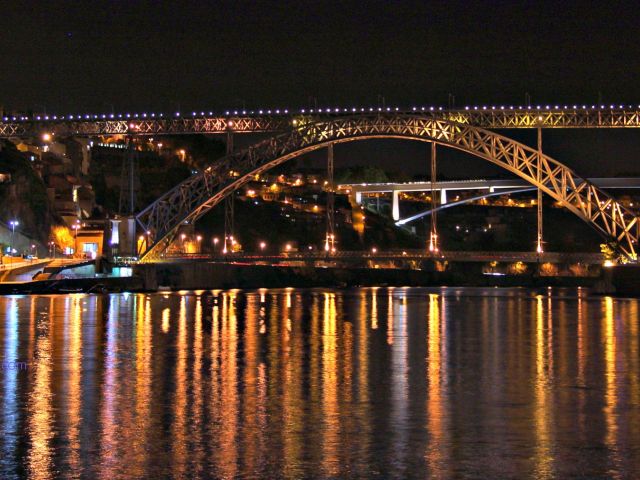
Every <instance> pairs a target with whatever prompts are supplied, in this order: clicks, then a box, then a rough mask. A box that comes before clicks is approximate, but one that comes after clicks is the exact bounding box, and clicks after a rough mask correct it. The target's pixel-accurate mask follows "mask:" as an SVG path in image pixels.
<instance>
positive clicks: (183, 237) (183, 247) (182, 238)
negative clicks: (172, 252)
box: [180, 233, 187, 254]
mask: <svg viewBox="0 0 640 480" xmlns="http://www.w3.org/2000/svg"><path fill="white" fill-rule="evenodd" d="M185 238H187V236H186V235H185V234H184V233H183V234H182V235H180V239H181V240H182V253H183V254H184V253H187V251H186V250H185V246H184V239H185Z"/></svg>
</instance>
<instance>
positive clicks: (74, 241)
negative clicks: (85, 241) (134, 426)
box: [71, 221, 80, 257]
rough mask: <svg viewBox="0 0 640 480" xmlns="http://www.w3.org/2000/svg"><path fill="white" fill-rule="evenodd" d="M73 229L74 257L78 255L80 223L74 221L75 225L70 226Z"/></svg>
mask: <svg viewBox="0 0 640 480" xmlns="http://www.w3.org/2000/svg"><path fill="white" fill-rule="evenodd" d="M71 228H73V256H74V257H75V256H76V255H77V254H78V229H79V228H80V221H76V223H75V224H73V225H71Z"/></svg>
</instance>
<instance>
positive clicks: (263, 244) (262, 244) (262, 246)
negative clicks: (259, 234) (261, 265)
mask: <svg viewBox="0 0 640 480" xmlns="http://www.w3.org/2000/svg"><path fill="white" fill-rule="evenodd" d="M266 246H267V244H266V243H264V242H260V250H264V249H265V247H266Z"/></svg>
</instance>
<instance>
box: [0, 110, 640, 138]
mask: <svg viewBox="0 0 640 480" xmlns="http://www.w3.org/2000/svg"><path fill="white" fill-rule="evenodd" d="M404 113H405V114H419V115H421V116H422V117H424V118H431V119H434V120H449V121H453V122H456V123H462V124H466V125H474V126H476V127H481V128H492V129H501V128H536V127H538V126H540V127H542V128H640V110H639V109H633V108H618V109H616V108H611V109H603V108H592V109H589V108H575V109H543V110H532V109H516V110H514V109H506V108H501V109H497V108H494V109H477V110H476V109H469V110H434V111H425V112H419V113H418V112H404ZM394 114H398V112H395V113H391V114H390V115H394ZM401 114H402V113H401ZM354 115H359V116H362V117H363V118H364V117H368V116H370V115H371V113H364V112H363V113H346V112H342V113H331V114H326V113H324V114H322V113H321V114H317V113H316V114H309V113H304V114H296V113H290V114H283V115H240V116H237V115H236V116H214V115H211V116H206V115H205V116H195V117H188V118H187V117H171V118H169V117H167V118H160V117H156V118H130V119H122V120H120V119H118V120H100V119H93V120H90V119H88V120H80V119H76V120H70V119H57V120H47V121H43V120H24V121H5V122H0V138H34V137H39V136H40V135H42V134H43V133H54V134H56V135H57V136H58V137H61V136H63V137H64V136H85V137H88V136H100V135H125V134H129V135H154V136H157V135H177V134H190V133H203V134H221V133H225V132H227V131H228V130H233V131H234V132H236V133H260V132H283V131H286V130H288V129H290V128H291V127H297V126H300V125H301V124H304V123H317V122H325V121H330V120H331V119H338V118H347V117H352V116H354ZM384 115H386V114H384Z"/></svg>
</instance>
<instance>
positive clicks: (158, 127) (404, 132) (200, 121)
mask: <svg viewBox="0 0 640 480" xmlns="http://www.w3.org/2000/svg"><path fill="white" fill-rule="evenodd" d="M107 117H108V118H107ZM639 127H640V106H632V105H609V106H605V105H598V106H596V105H591V106H587V105H573V106H568V105H565V106H558V105H554V106H550V105H547V106H537V107H535V108H534V107H526V108H523V107H513V106H482V107H479V106H475V107H465V108H464V109H457V110H449V109H444V108H441V107H438V108H435V107H428V108H427V107H412V108H410V109H400V108H385V109H381V108H378V109H374V108H368V109H366V108H360V109H357V108H335V109H324V110H323V109H319V110H302V109H301V110H299V111H296V112H290V111H288V110H286V109H285V110H283V111H278V110H275V111H269V110H267V111H264V110H258V111H253V112H251V111H249V112H246V111H245V112H238V111H234V112H225V113H224V115H214V114H213V112H209V114H207V113H206V112H192V114H191V115H183V114H180V113H179V112H176V114H175V115H170V116H165V115H162V114H155V113H151V114H149V113H142V114H139V113H134V114H118V116H117V118H115V115H109V116H106V115H101V116H98V115H88V114H84V115H80V116H78V115H68V116H63V117H55V116H54V117H53V118H52V117H50V116H49V117H47V116H44V117H42V116H40V115H35V116H33V115H32V116H22V117H20V118H18V117H11V118H9V117H4V118H3V122H2V123H0V137H4V138H14V137H18V138H24V137H39V136H41V135H49V136H51V135H58V136H65V135H68V136H98V135H126V136H129V137H133V136H141V135H142V136H143V135H163V134H189V133H204V134H220V133H224V134H226V135H227V139H228V141H227V148H228V151H227V155H226V156H224V157H223V158H221V159H219V160H217V161H215V162H213V163H212V164H211V165H210V166H208V167H207V168H206V169H205V170H204V171H202V172H199V173H197V174H195V175H193V176H192V177H190V178H189V179H187V180H185V181H184V182H182V183H181V184H179V185H177V186H176V187H175V188H173V189H172V190H170V191H169V192H167V193H166V194H164V195H163V196H162V197H160V198H159V199H158V200H156V201H155V202H153V203H152V204H151V205H149V206H148V207H146V208H145V209H143V210H142V211H141V212H139V213H138V214H137V215H136V216H135V220H136V223H137V225H138V227H139V231H141V232H144V233H145V234H146V238H147V241H146V242H145V250H144V251H143V252H142V255H141V260H142V261H154V260H158V259H159V258H160V257H161V255H162V254H163V253H164V252H165V251H166V250H167V248H168V246H169V245H170V244H171V242H172V241H173V239H174V238H175V236H176V234H177V232H178V231H179V229H180V228H182V227H183V226H184V225H188V224H192V223H193V222H195V221H197V220H198V219H199V218H200V217H201V216H202V215H204V214H205V213H206V212H207V211H209V210H210V209H211V208H213V207H214V206H216V205H217V204H219V203H220V202H222V201H224V200H225V199H226V198H228V197H229V195H230V194H231V193H232V192H233V191H235V190H237V189H238V188H240V187H242V186H243V185H245V184H247V183H248V182H250V181H251V180H252V179H253V178H255V176H256V175H260V174H262V173H264V172H266V171H268V170H269V169H271V168H273V167H276V166H277V165H280V164H282V163H284V162H286V161H288V160H290V159H293V158H296V157H298V156H300V155H303V154H306V153H309V152H312V151H315V150H319V149H323V148H326V150H327V165H328V172H329V179H330V180H329V182H330V187H333V177H332V175H333V148H334V145H336V144H340V143H344V142H352V141H360V140H370V139H380V138H394V139H405V140H413V141H421V142H426V143H429V144H430V146H431V155H430V159H431V188H432V190H433V192H434V193H435V191H436V189H435V183H436V147H438V146H439V147H447V148H454V149H457V150H460V151H462V152H465V153H468V154H470V155H473V156H475V157H478V158H480V159H483V160H485V161H488V162H491V163H493V164H495V165H498V166H500V167H502V168H504V169H505V170H507V171H508V172H510V173H512V174H515V176H517V177H519V178H520V180H522V182H523V183H526V184H527V185H530V186H531V187H533V188H535V189H536V190H537V192H538V202H537V205H538V236H537V252H538V253H541V252H542V206H541V205H542V201H541V199H542V194H543V193H544V194H546V195H548V196H550V197H551V198H552V199H554V200H555V201H556V202H558V203H559V204H560V205H562V206H563V207H564V208H566V209H567V210H569V211H571V212H572V213H574V214H575V215H577V216H578V217H579V218H581V219H582V220H584V221H585V222H587V223H588V224H590V225H591V226H592V227H593V228H594V229H596V230H597V231H598V232H599V233H600V234H601V235H602V236H603V237H604V238H605V239H606V240H607V241H609V242H611V243H612V244H613V245H615V247H616V249H617V250H618V251H619V252H620V254H621V255H622V256H623V257H624V258H625V259H626V260H627V261H637V242H638V239H639V237H640V220H639V218H638V216H637V214H636V213H635V212H633V211H630V210H629V209H627V208H625V207H624V206H623V205H621V204H620V203H619V202H618V201H616V199H615V198H613V197H611V196H610V195H609V194H608V193H607V192H605V191H604V190H603V189H602V188H601V187H600V186H598V185H596V184H595V183H593V182H591V181H589V180H586V179H584V178H582V177H581V176H580V175H579V174H578V173H576V172H574V171H573V170H572V169H570V168H569V167H567V166H566V165H564V164H563V163H561V162H560V161H558V160H556V159H553V158H551V157H549V156H547V155H545V154H544V153H543V151H542V136H541V131H542V129H546V128H639ZM513 128H535V129H537V130H538V146H537V148H531V147H529V146H527V145H524V144H522V143H520V142H517V141H515V140H512V139H510V138H508V137H505V136H503V135H499V134H497V133H495V132H494V131H491V130H488V129H513ZM261 132H270V133H273V135H272V136H271V137H269V138H267V139H266V140H261V141H258V142H256V143H255V144H253V145H251V146H250V147H248V148H246V149H244V150H242V151H238V152H234V151H233V148H232V145H233V141H232V135H233V134H235V133H261ZM331 190H332V189H331ZM329 198H332V195H330V196H329ZM432 202H433V204H432V213H434V212H435V211H436V210H435V209H436V201H435V195H432ZM328 207H329V208H327V212H328V215H332V212H333V210H334V209H333V206H332V204H331V205H329V204H328ZM333 226H334V222H333V221H332V220H331V218H328V221H327V239H326V243H325V245H326V248H327V250H328V251H329V252H331V253H334V250H335V249H334V248H333V246H332V245H333V240H334V237H335V235H334V234H333ZM226 233H227V229H226V228H225V240H226V238H227V234H226ZM131 239H132V240H135V235H134V236H132V237H131ZM429 249H430V250H431V251H432V252H437V251H438V235H437V223H436V216H435V215H433V214H432V215H431V233H430V238H429Z"/></svg>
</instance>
